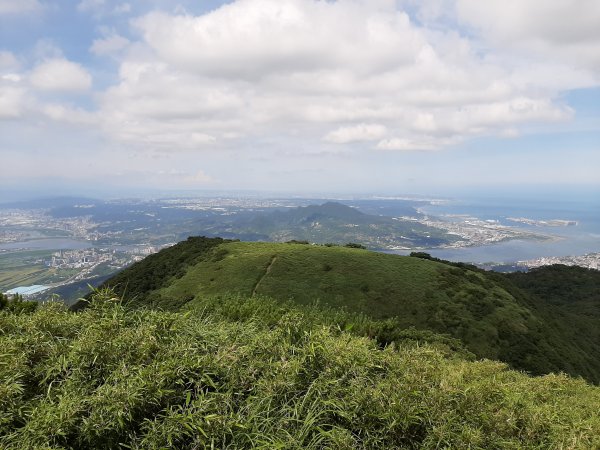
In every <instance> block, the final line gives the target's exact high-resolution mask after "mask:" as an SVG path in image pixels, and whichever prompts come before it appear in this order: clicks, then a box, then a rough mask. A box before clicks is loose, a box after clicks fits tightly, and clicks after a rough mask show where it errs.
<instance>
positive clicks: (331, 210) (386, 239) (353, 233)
mask: <svg viewBox="0 0 600 450" xmlns="http://www.w3.org/2000/svg"><path fill="white" fill-rule="evenodd" d="M205 231H207V232H208V233H209V234H211V235H219V236H223V237H229V238H237V237H238V236H242V237H243V238H245V239H246V240H250V239H251V240H265V241H274V242H285V241H288V240H306V241H309V242H314V243H321V244H324V243H337V244H343V243H347V242H359V243H361V244H363V245H365V246H367V247H369V248H373V249H382V248H390V247H394V246H395V247H403V248H415V247H436V246H439V245H442V244H448V243H451V242H454V241H456V240H457V237H456V236H453V235H450V234H448V233H446V232H444V231H442V230H439V229H437V228H433V227H428V226H426V225H422V224H420V223H417V222H414V221H408V220H401V219H395V218H392V217H387V216H377V215H371V214H365V213H362V212H361V211H359V210H358V209H356V208H353V207H351V206H347V205H344V204H342V203H337V202H327V203H324V204H322V205H310V206H305V207H298V208H290V209H289V210H287V211H281V210H277V211H269V212H262V213H257V214H253V215H242V216H240V217H237V218H235V217H234V218H232V219H231V222H230V223H229V224H228V225H227V226H226V227H223V225H222V224H215V227H214V229H211V228H208V229H206V230H205Z"/></svg>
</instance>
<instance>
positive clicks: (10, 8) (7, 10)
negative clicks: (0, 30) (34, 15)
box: [0, 0, 41, 15]
mask: <svg viewBox="0 0 600 450" xmlns="http://www.w3.org/2000/svg"><path fill="white" fill-rule="evenodd" d="M39 9H41V5H40V3H39V2H38V1H37V0H0V15H1V14H24V13H31V12H34V11H37V10H39Z"/></svg>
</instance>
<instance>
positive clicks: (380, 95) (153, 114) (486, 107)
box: [92, 0, 594, 150]
mask: <svg viewBox="0 0 600 450" xmlns="http://www.w3.org/2000/svg"><path fill="white" fill-rule="evenodd" d="M448 1H450V0H445V1H444V2H442V3H443V4H444V5H446V3H447V2H448ZM463 3H464V4H461V5H458V4H457V5H456V8H462V9H461V11H462V12H461V13H460V14H461V17H463V19H461V20H467V19H466V17H467V16H468V8H467V7H466V6H465V5H467V3H468V2H466V0H465V2H463ZM467 6H468V5H467ZM444 8H445V6H444ZM444 8H441V9H444ZM444 10H446V9H444ZM463 10H464V11H463ZM429 14H430V16H431V17H439V13H436V11H435V9H433V10H432V11H430V12H429ZM473 15H475V13H473ZM133 26H134V29H135V30H136V31H137V32H138V33H139V37H140V40H139V41H137V42H133V43H132V45H130V46H128V51H126V52H125V53H123V54H122V56H121V57H120V58H121V64H120V71H119V77H120V81H119V83H117V84H116V85H114V86H112V87H111V88H110V89H108V90H107V91H106V92H105V93H104V94H103V96H102V97H101V107H100V110H101V112H100V115H101V116H102V117H103V118H104V126H105V129H106V131H107V132H108V133H109V134H110V135H112V136H113V137H115V138H116V139H119V140H122V141H126V142H128V143H130V144H133V145H135V143H136V142H137V143H140V145H142V146H144V147H145V148H153V147H154V148H157V149H160V150H165V149H170V150H177V149H183V150H185V149H188V148H216V147H215V145H217V146H218V145H221V144H223V142H225V141H228V140H229V141H233V142H232V143H230V145H232V146H235V145H236V144H235V141H236V140H237V141H238V142H239V141H241V140H242V139H257V138H261V137H264V136H273V135H276V136H278V137H279V138H282V136H284V135H286V134H288V137H289V139H294V140H296V141H297V140H298V139H302V140H304V141H305V142H307V143H317V142H319V141H325V142H327V143H337V144H347V143H351V142H363V143H364V145H365V146H366V147H367V148H369V147H370V146H372V147H377V148H385V149H399V150H406V149H409V148H412V149H419V150H423V149H435V148H441V147H444V146H447V145H451V144H452V143H455V142H458V141H460V140H464V139H468V138H469V137H471V136H478V135H485V134H491V135H501V134H503V133H505V132H506V130H507V129H511V130H518V128H519V127H520V126H523V125H526V124H529V123H543V122H555V121H561V120H568V119H569V118H570V117H571V116H572V114H573V112H572V111H571V110H569V108H567V107H566V106H564V105H562V104H560V103H557V102H556V101H555V100H554V99H555V98H557V96H558V93H560V92H561V91H563V90H565V89H572V88H575V87H582V86H587V85H590V83H593V82H594V80H593V77H591V76H590V75H589V73H587V72H585V71H583V69H582V70H578V69H571V68H569V67H568V66H567V65H565V64H563V63H562V62H561V61H560V60H559V61H550V62H546V61H542V62H540V61H536V62H535V63H534V64H532V63H531V62H530V61H526V60H519V59H518V58H517V59H516V60H514V61H512V60H511V61H510V63H507V60H506V55H505V54H502V55H500V54H496V53H495V52H494V50H493V49H492V48H488V49H486V50H484V53H483V54H482V49H481V47H480V46H479V45H478V44H477V43H476V42H473V41H472V40H471V39H469V38H466V37H463V36H461V35H459V34H458V33H456V32H455V31H452V30H443V29H439V28H435V29H428V28H426V27H424V26H422V25H417V24H416V23H414V22H413V21H412V20H411V18H410V16H409V14H407V13H406V12H404V11H402V10H397V9H396V4H395V2H391V1H383V0H382V1H377V2H373V1H366V0H364V1H337V2H318V1H313V0H310V1H307V0H277V1H275V0H237V1H235V2H232V3H229V4H226V5H223V6H221V7H220V8H218V9H216V10H214V11H211V12H208V13H205V14H203V15H197V16H195V15H191V14H184V13H182V14H167V13H164V12H153V13H150V14H147V15H145V16H143V17H141V18H139V19H137V20H134V21H133ZM121 44H122V45H123V46H125V45H126V44H125V42H124V41H121V42H117V41H115V42H112V43H111V42H108V41H106V42H105V41H97V44H96V43H95V44H94V46H93V47H92V49H93V50H94V49H95V51H96V52H99V53H101V52H102V51H103V46H106V47H104V48H105V49H108V48H110V47H111V46H112V45H114V46H115V48H116V47H119V46H121ZM552 71H558V72H554V73H560V74H561V77H560V79H557V78H556V77H553V76H551V74H552V73H553V72H552ZM198 136H200V137H202V138H200V139H198ZM204 136H207V137H208V138H204ZM232 136H235V137H234V138H231V137H232ZM377 143H378V144H377Z"/></svg>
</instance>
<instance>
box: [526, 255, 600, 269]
mask: <svg viewBox="0 0 600 450" xmlns="http://www.w3.org/2000/svg"><path fill="white" fill-rule="evenodd" d="M553 264H563V265H565V266H579V267H585V268H587V269H596V270H600V253H586V254H585V255H580V256H550V257H544V258H537V259H529V260H526V261H519V262H518V263H517V265H519V266H521V267H527V268H529V269H534V268H536V267H542V266H551V265H553Z"/></svg>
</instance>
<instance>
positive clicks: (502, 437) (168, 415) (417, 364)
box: [0, 292, 600, 449]
mask: <svg viewBox="0 0 600 450" xmlns="http://www.w3.org/2000/svg"><path fill="white" fill-rule="evenodd" d="M244 317H245V319H244V320H239V321H236V320H233V319H232V318H231V316H230V317H229V318H227V317H225V315H224V314H222V313H221V314H218V315H214V316H213V315H211V314H209V313H207V312H206V310H204V311H200V312H198V311H196V312H194V311H188V312H185V313H183V312H178V313H172V312H161V311H150V310H127V309H126V308H124V307H123V306H122V305H121V303H120V301H119V299H117V298H116V297H114V296H112V295H111V294H110V292H103V293H99V294H97V295H96V298H95V299H94V300H93V301H92V302H91V305H90V307H89V308H87V309H85V310H84V311H82V312H79V313H73V312H69V311H67V310H65V309H64V308H63V307H61V306H60V305H59V304H47V305H44V306H42V307H41V308H39V309H38V310H36V311H35V312H32V313H27V312H21V313H19V314H15V313H8V312H0V349H1V350H0V448H6V449H23V448H53V449H58V448H72V449H83V448H86V449H87V448H90V449H95V448H133V449H142V448H144V449H146V448H148V449H161V448H186V449H197V448H219V449H221V448H223V449H227V448H229V449H234V448H235V449H239V448H265V449H266V448H268V449H273V448H281V449H283V448H285V449H325V448H330V449H354V448H365V449H382V448H386V449H394V448H511V449H522V448H540V449H541V448H544V449H546V448H550V449H552V448H555V449H559V448H561V449H567V448H573V449H575V448H582V449H589V448H598V447H599V446H600V418H599V416H598V411H599V410H600V389H598V388H596V387H593V386H590V385H588V384H586V383H585V382H584V381H582V380H577V379H570V378H568V377H566V376H563V375H548V376H545V377H540V378H531V377H528V376H526V375H525V374H523V373H519V372H515V371H512V370H508V369H507V367H506V366H505V365H504V364H502V363H497V362H492V361H478V362H473V361H467V360H464V359H462V358H449V357H448V355H447V354H446V353H444V352H442V351H440V350H438V349H436V348H434V347H432V346H429V345H405V346H404V345H402V343H401V344H400V345H399V346H398V347H395V346H388V347H386V348H384V349H381V348H380V347H379V346H378V345H377V342H376V341H374V340H372V339H369V338H367V337H357V336H353V335H351V334H349V333H347V332H344V331H342V330H340V329H339V328H336V327H330V326H324V325H322V324H318V323H317V321H315V320H305V319H306V318H305V317H304V315H303V313H302V312H301V311H300V310H295V311H294V310H289V311H285V312H284V313H283V314H281V315H280V316H279V317H278V318H277V320H276V321H275V322H271V321H268V320H260V317H259V316H258V315H256V316H254V317H250V316H248V315H245V316H244ZM273 317H275V316H273Z"/></svg>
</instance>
